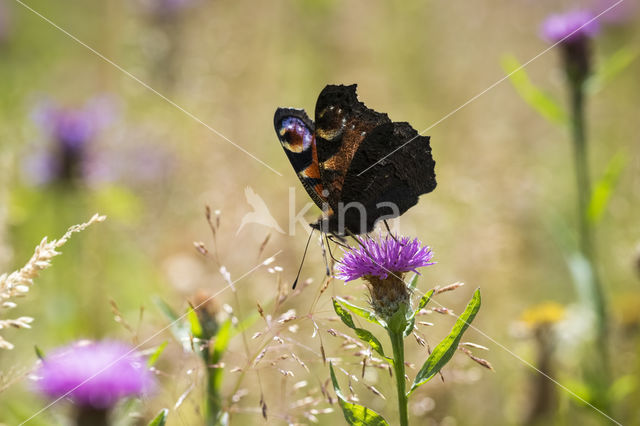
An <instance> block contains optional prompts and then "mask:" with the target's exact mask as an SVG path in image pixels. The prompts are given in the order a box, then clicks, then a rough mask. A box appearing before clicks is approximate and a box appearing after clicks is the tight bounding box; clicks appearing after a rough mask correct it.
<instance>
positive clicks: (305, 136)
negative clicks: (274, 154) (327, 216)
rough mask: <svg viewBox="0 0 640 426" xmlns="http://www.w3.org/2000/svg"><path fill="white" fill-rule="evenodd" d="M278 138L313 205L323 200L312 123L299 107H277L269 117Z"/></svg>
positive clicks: (319, 203)
mask: <svg viewBox="0 0 640 426" xmlns="http://www.w3.org/2000/svg"><path fill="white" fill-rule="evenodd" d="M273 124H274V126H275V129H276V133H277V134H278V139H279V140H280V144H281V145H282V148H284V152H285V153H286V154H287V158H288V159H289V162H290V163H291V165H292V166H293V169H294V170H295V172H296V174H297V175H298V178H299V179H300V182H302V185H303V186H304V188H305V189H306V190H307V193H308V194H309V196H310V197H311V199H312V200H313V201H314V202H315V203H316V205H317V206H318V207H320V208H322V204H323V203H326V197H325V196H324V195H323V189H324V188H323V186H322V181H321V179H320V170H319V168H318V154H317V151H316V139H315V132H314V130H315V126H314V123H313V121H311V119H309V117H308V116H307V113H306V112H305V111H304V110H302V109H293V108H278V109H277V110H276V113H275V116H274V118H273Z"/></svg>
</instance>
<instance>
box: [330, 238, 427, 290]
mask: <svg viewBox="0 0 640 426" xmlns="http://www.w3.org/2000/svg"><path fill="white" fill-rule="evenodd" d="M359 241H360V243H361V244H362V246H364V247H362V246H360V247H357V248H353V249H351V250H349V251H347V252H346V253H345V255H344V257H343V258H342V260H341V261H340V263H339V264H338V266H337V269H338V275H337V277H338V278H340V279H342V280H344V281H353V280H355V279H358V278H362V277H367V276H375V277H378V278H381V279H386V278H387V277H388V276H389V274H390V273H392V274H395V275H402V274H404V273H405V272H409V271H413V272H415V273H418V271H417V268H421V267H423V266H429V265H433V264H434V263H435V262H431V258H432V256H433V252H432V251H431V249H430V248H429V247H428V246H422V245H421V244H420V241H418V239H417V238H416V239H413V240H410V239H409V237H400V238H399V239H398V240H397V241H396V240H394V239H393V238H391V237H390V236H387V237H385V238H384V239H383V238H379V239H377V240H375V239H363V238H359Z"/></svg>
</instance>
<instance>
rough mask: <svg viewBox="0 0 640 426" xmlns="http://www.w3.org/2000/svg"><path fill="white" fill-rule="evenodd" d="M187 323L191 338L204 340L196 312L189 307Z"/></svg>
mask: <svg viewBox="0 0 640 426" xmlns="http://www.w3.org/2000/svg"><path fill="white" fill-rule="evenodd" d="M187 322H188V323H189V330H190V331H191V335H193V337H197V338H198V339H202V338H204V336H203V328H202V325H201V324H200V319H199V318H198V314H197V313H196V310H195V309H193V308H192V307H191V306H189V309H187Z"/></svg>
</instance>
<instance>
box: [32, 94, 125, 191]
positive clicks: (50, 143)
mask: <svg viewBox="0 0 640 426" xmlns="http://www.w3.org/2000/svg"><path fill="white" fill-rule="evenodd" d="M115 110H116V108H115V102H114V100H113V99H112V98H110V97H106V96H100V97H95V98H92V99H90V100H89V101H87V102H86V103H85V105H84V106H83V107H82V108H68V107H62V106H60V105H57V104H55V103H53V102H51V101H43V102H41V103H40V104H39V105H38V106H37V107H36V108H35V109H34V111H33V113H32V118H33V121H34V122H35V123H36V124H37V125H38V127H40V129H41V130H42V131H43V133H45V134H46V136H47V140H46V143H44V144H42V146H40V147H38V148H35V149H34V150H33V151H32V152H31V153H30V155H29V156H28V157H27V158H26V160H25V172H26V174H27V177H28V178H29V180H30V181H31V182H33V183H36V184H47V183H54V182H72V181H75V180H83V179H85V178H86V177H87V176H88V175H89V174H90V173H92V172H94V171H93V170H91V169H92V168H94V167H95V161H93V158H92V156H94V154H95V152H94V150H93V147H92V144H93V143H94V142H95V140H96V139H97V137H98V134H99V133H100V132H101V131H102V130H104V129H105V128H106V127H107V126H108V125H109V124H110V123H111V122H112V121H113V120H114V117H115Z"/></svg>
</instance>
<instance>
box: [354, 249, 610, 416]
mask: <svg viewBox="0 0 640 426" xmlns="http://www.w3.org/2000/svg"><path fill="white" fill-rule="evenodd" d="M361 244H362V243H361ZM343 251H344V249H343ZM367 255H368V254H367ZM369 259H370V260H371V261H372V262H373V263H375V264H376V265H378V266H379V267H381V268H382V269H384V270H385V271H387V272H388V273H389V274H390V275H393V276H394V277H396V278H397V279H399V280H400V281H402V282H404V283H405V285H407V286H408V285H409V284H408V283H407V282H405V281H404V280H403V279H402V277H399V276H398V275H396V274H395V273H394V272H393V271H391V270H389V269H387V268H386V267H385V266H384V265H380V264H379V263H378V262H376V261H375V260H374V259H373V258H371V256H369ZM425 294H426V293H422V296H424V295H425ZM434 295H435V293H434ZM429 301H433V303H436V304H438V305H439V306H440V307H442V308H446V307H445V306H444V305H443V304H441V303H440V302H438V301H437V300H434V299H433V296H432V297H431V298H430V299H429ZM451 316H453V317H455V318H456V319H458V320H459V319H460V316H459V315H456V314H451ZM464 323H465V324H467V326H469V327H470V328H472V329H474V330H475V331H477V332H478V333H480V334H482V335H483V336H484V337H486V338H487V339H489V340H490V341H491V342H493V343H495V344H496V345H498V346H499V347H500V348H501V349H503V350H504V351H506V352H507V353H508V354H510V355H511V356H513V357H514V358H516V359H517V360H519V361H520V362H522V363H523V364H525V365H526V366H528V367H530V368H532V369H533V370H535V371H537V372H538V373H540V374H542V375H543V376H544V377H546V378H547V379H549V380H551V381H552V382H553V383H555V384H556V385H557V386H558V387H560V388H561V389H562V390H564V391H565V392H567V393H569V394H571V395H572V396H573V397H574V398H576V399H578V400H580V401H581V402H583V403H584V404H586V405H588V406H589V407H591V408H593V409H594V410H596V411H597V412H598V413H600V414H602V415H603V416H604V417H606V418H607V419H609V420H611V421H612V422H613V423H615V424H617V425H619V426H622V423H620V422H618V421H617V420H615V419H613V418H612V417H610V416H609V415H608V414H606V413H605V412H604V411H602V410H600V409H599V408H598V407H596V406H595V405H593V404H591V403H590V402H589V401H586V400H585V399H584V398H582V397H581V396H580V395H577V394H576V393H575V392H573V391H572V390H571V389H569V388H568V387H566V386H565V385H563V384H562V383H560V382H559V381H557V380H556V379H554V378H553V377H551V376H549V375H548V374H546V373H545V372H543V371H541V370H539V369H538V368H536V366H534V365H533V364H531V363H530V362H529V361H527V360H525V359H523V358H522V357H520V356H519V355H517V354H515V353H514V352H513V351H511V350H510V349H509V348H507V347H506V346H505V345H503V344H502V343H500V342H498V341H497V340H495V339H494V338H493V337H491V336H489V335H488V334H487V333H485V332H484V331H482V330H480V329H479V328H477V327H476V326H474V325H473V324H471V323H469V322H466V321H464Z"/></svg>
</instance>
